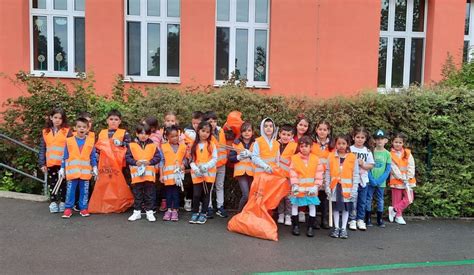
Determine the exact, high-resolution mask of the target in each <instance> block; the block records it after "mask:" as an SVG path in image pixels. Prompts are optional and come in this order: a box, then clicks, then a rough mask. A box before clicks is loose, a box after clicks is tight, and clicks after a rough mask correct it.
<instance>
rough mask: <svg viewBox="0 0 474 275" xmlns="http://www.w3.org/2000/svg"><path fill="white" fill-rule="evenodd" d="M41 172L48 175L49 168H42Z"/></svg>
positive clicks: (44, 166)
mask: <svg viewBox="0 0 474 275" xmlns="http://www.w3.org/2000/svg"><path fill="white" fill-rule="evenodd" d="M41 171H42V172H43V173H45V174H46V172H48V167H46V165H43V166H41Z"/></svg>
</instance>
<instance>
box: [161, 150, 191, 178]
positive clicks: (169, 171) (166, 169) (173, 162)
mask: <svg viewBox="0 0 474 275" xmlns="http://www.w3.org/2000/svg"><path fill="white" fill-rule="evenodd" d="M161 150H162V153H163V157H164V165H163V168H162V171H163V175H162V176H163V182H164V184H165V185H174V184H176V182H175V176H174V171H175V170H176V168H178V167H181V165H182V164H183V159H184V157H185V155H186V145H184V144H179V145H178V148H177V150H176V152H175V151H174V149H173V147H172V146H171V144H169V143H163V144H162V145H161Z"/></svg>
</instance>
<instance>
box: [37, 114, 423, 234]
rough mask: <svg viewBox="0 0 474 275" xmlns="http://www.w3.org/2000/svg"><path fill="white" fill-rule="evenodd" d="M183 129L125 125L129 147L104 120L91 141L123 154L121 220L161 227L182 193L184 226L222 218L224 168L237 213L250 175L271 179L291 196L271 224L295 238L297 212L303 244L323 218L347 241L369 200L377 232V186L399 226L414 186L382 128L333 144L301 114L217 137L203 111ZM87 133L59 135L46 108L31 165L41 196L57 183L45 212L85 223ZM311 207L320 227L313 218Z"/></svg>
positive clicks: (174, 215)
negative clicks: (129, 199) (126, 212)
mask: <svg viewBox="0 0 474 275" xmlns="http://www.w3.org/2000/svg"><path fill="white" fill-rule="evenodd" d="M191 122H192V123H191V126H190V127H188V128H184V129H183V130H181V128H179V122H178V120H177V117H176V115H175V114H174V113H172V112H169V113H166V114H165V117H164V121H163V128H161V129H160V128H159V127H158V120H157V119H156V118H154V117H149V118H146V119H144V120H143V121H142V123H140V124H139V125H137V126H136V127H135V138H134V139H133V140H132V138H131V137H130V135H129V134H128V133H127V132H126V131H125V130H124V129H120V128H119V127H120V123H121V115H120V112H118V111H116V110H113V111H111V112H109V114H108V117H107V125H108V129H104V130H102V131H101V132H100V134H99V135H98V139H99V140H100V139H108V140H110V141H111V144H113V146H124V147H126V148H127V153H126V155H125V160H123V162H124V163H126V164H127V165H128V167H129V173H130V188H131V190H132V192H133V195H134V199H135V202H134V205H133V208H134V210H133V214H132V215H131V216H130V217H129V218H128V220H129V221H136V220H138V219H140V218H141V215H142V210H144V211H145V213H146V217H147V220H148V221H156V218H155V216H154V214H155V213H156V209H159V210H161V211H164V214H163V220H164V221H178V220H179V215H178V212H179V208H180V193H184V209H185V210H186V211H191V212H192V215H191V219H190V221H189V222H190V223H192V224H204V223H206V221H207V219H209V218H212V217H213V215H214V213H215V214H216V215H218V216H220V217H224V218H225V217H227V216H228V214H227V212H226V210H225V209H224V179H225V174H226V167H230V166H231V165H233V177H234V178H235V179H236V180H237V182H238V184H239V186H240V190H241V193H242V196H241V198H240V201H239V208H238V210H239V211H242V210H243V209H244V207H245V205H246V203H247V200H248V198H249V190H250V186H251V184H252V181H253V178H254V177H257V176H258V175H259V174H262V173H269V174H271V173H276V172H278V173H279V174H282V175H283V176H285V177H286V178H288V184H289V185H290V187H291V188H290V190H291V191H290V192H289V194H288V196H287V197H285V198H284V199H283V200H282V201H281V203H280V205H279V206H278V209H276V210H277V213H278V218H277V222H278V223H282V224H285V225H291V226H292V230H291V231H292V233H293V234H294V235H300V223H301V222H306V213H308V214H309V215H308V219H307V229H306V235H307V236H309V237H312V236H314V229H319V228H320V227H322V228H325V229H328V228H329V227H330V223H331V218H332V219H333V221H334V223H333V230H332V231H331V233H330V236H331V237H334V238H343V239H345V238H347V237H348V234H347V230H346V229H347V225H349V229H351V230H357V229H359V230H366V229H367V226H372V222H371V217H372V200H373V198H374V196H375V201H376V205H377V208H376V213H377V222H376V224H377V225H378V226H379V227H385V224H384V221H383V211H384V205H383V203H384V189H385V187H386V181H387V180H389V185H390V187H391V192H392V205H391V206H390V207H389V211H388V212H389V220H390V221H391V222H393V221H395V222H397V223H398V224H406V222H405V221H404V219H403V216H402V214H403V211H404V209H405V208H407V207H408V205H409V204H410V203H411V202H412V201H413V190H412V188H413V187H415V185H416V181H415V164H414V160H413V156H412V155H411V152H410V150H409V149H406V148H405V146H404V145H405V144H406V139H407V137H406V136H405V135H404V134H403V133H398V134H395V135H394V137H393V140H392V142H391V144H392V148H391V150H390V151H388V150H386V149H385V146H386V144H387V142H388V137H387V135H386V133H385V132H384V131H383V130H377V131H376V132H375V133H374V134H373V135H371V134H370V133H369V132H368V131H367V130H366V129H365V128H363V127H357V128H355V129H354V131H353V132H352V134H351V135H338V136H335V137H334V136H333V129H332V128H331V125H330V123H329V122H328V121H325V120H322V121H320V122H318V123H316V124H315V125H314V130H311V129H312V128H311V123H310V121H309V120H308V119H307V118H306V117H304V116H303V115H301V116H299V117H298V118H297V121H296V123H295V125H290V124H285V125H282V126H281V127H280V128H279V129H278V128H277V127H276V125H275V123H274V121H273V120H272V119H271V118H265V119H263V120H262V121H261V123H260V134H261V136H260V137H257V135H256V132H255V129H254V127H253V125H252V123H250V122H244V123H243V124H242V125H241V127H240V133H238V134H237V135H235V134H234V135H233V134H232V133H229V131H224V129H223V128H222V127H219V126H218V125H217V115H216V114H215V113H214V112H212V111H209V112H206V113H202V112H194V113H193V116H192V120H191ZM91 128H92V121H91V116H90V114H88V113H81V114H79V116H78V118H77V119H76V121H75V126H74V131H73V130H71V129H69V128H68V127H67V121H66V115H65V113H64V111H63V110H62V109H53V110H52V111H51V113H50V114H49V116H48V120H47V125H46V127H45V129H44V130H43V135H42V139H41V146H40V158H39V159H40V166H41V169H42V171H43V172H45V173H46V172H47V173H48V182H49V184H50V191H52V190H53V187H54V185H55V183H56V181H57V177H58V176H64V177H65V178H66V180H67V184H65V186H63V187H60V188H59V189H58V190H59V191H58V192H57V193H58V195H53V194H52V195H51V204H50V206H49V209H50V212H52V213H56V212H63V216H62V217H64V218H69V217H71V215H72V209H73V208H74V207H75V205H77V206H78V208H79V209H78V210H79V211H80V214H81V215H82V216H88V215H89V212H88V210H87V202H88V197H89V185H90V181H91V179H92V178H93V176H97V174H98V171H97V159H98V158H97V154H100V151H96V150H95V147H94V144H95V142H96V138H95V135H94V132H92V131H91ZM227 170H228V169H227ZM77 186H78V187H79V193H80V194H79V196H78V197H76V189H77ZM157 187H158V188H157ZM214 189H215V193H216V206H217V207H216V208H215V209H216V211H215V212H214V207H213V205H214V204H213V191H214ZM51 193H53V192H51ZM55 194H56V193H55ZM158 204H160V206H158ZM317 206H320V207H319V208H320V212H321V218H320V220H317V219H316V207H317ZM331 210H332V211H331ZM331 212H332V216H331V217H330V213H331Z"/></svg>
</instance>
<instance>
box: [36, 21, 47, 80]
mask: <svg viewBox="0 0 474 275" xmlns="http://www.w3.org/2000/svg"><path fill="white" fill-rule="evenodd" d="M33 23H34V24H33V62H34V69H35V70H40V71H46V70H47V69H48V40H47V37H48V28H47V21H46V16H33Z"/></svg>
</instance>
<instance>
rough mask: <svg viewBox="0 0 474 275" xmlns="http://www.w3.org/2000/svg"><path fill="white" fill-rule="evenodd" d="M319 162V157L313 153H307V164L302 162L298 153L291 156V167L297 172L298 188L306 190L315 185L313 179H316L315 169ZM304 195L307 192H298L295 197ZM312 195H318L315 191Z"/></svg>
mask: <svg viewBox="0 0 474 275" xmlns="http://www.w3.org/2000/svg"><path fill="white" fill-rule="evenodd" d="M319 163H320V162H319V158H318V157H317V156H316V155H314V154H310V155H309V158H308V163H307V164H305V163H304V161H303V159H302V158H301V156H300V154H296V155H293V156H292V157H291V164H292V165H293V169H294V171H295V172H296V173H297V174H298V188H299V190H305V191H307V190H309V189H310V188H312V187H314V186H315V183H314V181H315V180H316V178H315V177H316V171H317V170H318V165H319ZM305 196H307V192H298V195H297V197H305ZM314 196H315V197H317V196H318V194H317V192H316V194H315V195H314Z"/></svg>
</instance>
